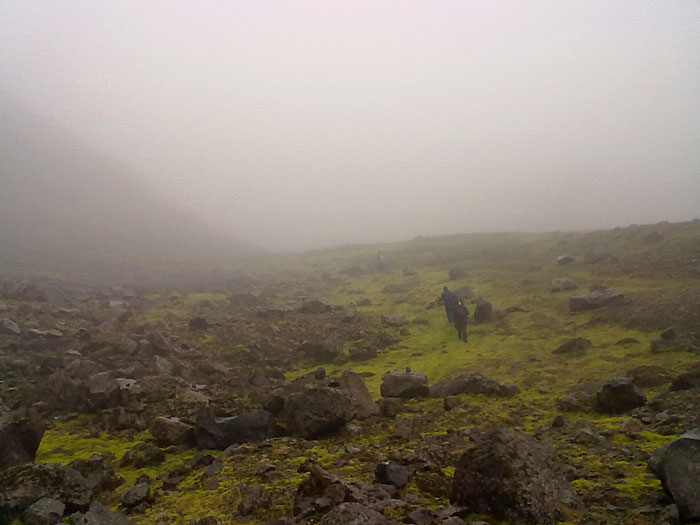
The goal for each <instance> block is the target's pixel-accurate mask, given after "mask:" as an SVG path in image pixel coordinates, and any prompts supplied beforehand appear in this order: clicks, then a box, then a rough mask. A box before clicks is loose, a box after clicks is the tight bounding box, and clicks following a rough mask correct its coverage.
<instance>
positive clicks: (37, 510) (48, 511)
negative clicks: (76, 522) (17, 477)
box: [22, 498, 66, 525]
mask: <svg viewBox="0 0 700 525" xmlns="http://www.w3.org/2000/svg"><path fill="white" fill-rule="evenodd" d="M65 510H66V506H65V505H64V504H63V503H62V502H60V501H58V500H57V499H52V498H42V499H40V500H39V501H37V502H35V503H33V504H32V505H31V506H30V507H29V508H28V509H27V510H25V511H24V513H23V514H22V522H23V523H24V525H53V524H55V523H60V522H61V518H62V517H63V512H64V511H65Z"/></svg>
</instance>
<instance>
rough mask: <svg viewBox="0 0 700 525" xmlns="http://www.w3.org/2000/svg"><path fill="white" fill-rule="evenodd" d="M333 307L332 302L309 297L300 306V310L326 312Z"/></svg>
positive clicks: (314, 312)
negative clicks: (327, 302)
mask: <svg viewBox="0 0 700 525" xmlns="http://www.w3.org/2000/svg"><path fill="white" fill-rule="evenodd" d="M332 309H333V307H332V306H331V305H330V304H326V303H324V302H322V301H319V300H318V299H309V300H307V301H304V303H303V304H302V305H301V306H300V307H299V311H300V312H301V313H302V314H325V313H327V312H330V311H331V310H332Z"/></svg>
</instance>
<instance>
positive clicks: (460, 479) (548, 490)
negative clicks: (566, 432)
mask: <svg viewBox="0 0 700 525" xmlns="http://www.w3.org/2000/svg"><path fill="white" fill-rule="evenodd" d="M450 499H451V501H452V502H453V503H458V504H460V505H463V506H465V507H467V508H468V509H469V511H470V512H473V513H478V514H487V515H489V516H493V517H496V518H498V519H501V520H505V521H508V522H509V523H514V524H529V523H533V524H535V523H536V524H554V523H557V522H558V521H566V518H567V513H568V512H569V511H570V510H571V509H575V508H577V507H578V506H579V505H580V502H579V499H578V496H577V495H576V492H575V491H574V489H573V488H572V487H571V485H570V484H569V482H568V481H567V480H566V477H565V475H564V468H563V465H562V464H561V463H560V461H559V458H558V457H557V455H556V453H555V451H554V448H553V447H552V446H551V445H549V444H548V443H546V442H540V441H537V440H536V439H534V438H533V437H530V436H528V435H527V434H524V433H522V432H518V431H511V430H494V431H491V432H488V433H486V434H484V435H482V436H480V437H478V438H477V440H476V443H475V446H474V447H473V448H471V449H469V450H467V451H466V452H465V453H464V454H463V455H462V457H461V458H460V459H459V461H458V462H457V467H456V470H455V474H454V480H453V484H452V494H451V497H450Z"/></svg>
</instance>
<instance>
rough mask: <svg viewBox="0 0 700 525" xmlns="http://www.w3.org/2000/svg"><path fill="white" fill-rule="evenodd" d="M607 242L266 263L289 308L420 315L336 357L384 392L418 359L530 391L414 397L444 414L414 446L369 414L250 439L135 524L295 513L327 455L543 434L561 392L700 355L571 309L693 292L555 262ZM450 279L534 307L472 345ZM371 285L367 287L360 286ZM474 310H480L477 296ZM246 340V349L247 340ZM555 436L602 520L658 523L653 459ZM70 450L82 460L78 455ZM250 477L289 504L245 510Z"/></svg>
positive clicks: (421, 248)
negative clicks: (215, 476)
mask: <svg viewBox="0 0 700 525" xmlns="http://www.w3.org/2000/svg"><path fill="white" fill-rule="evenodd" d="M604 233H605V235H608V234H607V233H606V232H604ZM623 233H624V232H623ZM614 235H615V234H614V233H610V234H609V237H610V242H611V243H613V245H614V246H615V247H616V249H618V250H620V251H621V253H622V252H624V255H625V256H626V257H633V256H635V255H638V254H639V253H642V252H644V250H647V251H648V249H647V248H646V247H645V246H644V245H640V243H639V242H638V240H636V238H635V237H634V236H633V235H631V234H630V235H627V236H626V234H625V235H622V236H620V235H619V234H618V237H614ZM687 236H690V238H691V240H692V241H693V242H694V241H695V239H696V238H697V228H696V229H694V230H693V229H691V230H690V231H688V230H687V229H683V230H682V231H680V232H679V233H678V238H676V237H669V239H668V240H667V243H671V244H672V245H674V244H673V243H682V242H685V241H687V239H685V237H687ZM595 241H596V239H594V238H590V237H587V236H586V235H585V234H568V235H563V234H560V235H554V234H543V235H532V236H517V235H506V234H503V235H491V236H469V237H447V238H436V239H417V240H416V241H413V242H410V243H403V244H401V245H390V246H383V247H381V249H382V250H383V251H384V253H385V255H386V257H387V259H388V260H389V261H391V262H392V264H393V267H392V269H391V270H390V271H387V272H376V271H372V270H371V265H372V260H373V257H374V255H375V254H376V250H377V249H378V248H377V247H373V246H372V247H359V248H357V247H347V248H341V249H336V250H319V251H316V252H311V253H309V254H305V255H303V256H287V257H280V258H276V259H274V260H271V261H270V260H268V261H266V263H265V265H263V266H261V268H259V270H260V272H261V274H263V275H267V276H270V275H274V276H282V278H283V279H284V278H287V279H288V280H289V282H301V283H303V284H302V285H301V289H297V288H293V289H289V290H288V294H287V296H285V295H284V294H282V295H281V296H278V297H277V299H276V300H277V301H279V302H280V303H281V304H284V303H285V301H286V300H287V298H291V297H297V296H299V295H300V294H302V295H305V296H309V295H315V296H317V297H319V298H320V299H323V300H325V301H327V302H330V303H333V304H339V305H344V306H347V307H349V308H354V309H356V310H357V311H360V312H362V311H366V312H372V313H377V314H389V313H398V314H401V315H403V316H405V317H406V319H407V320H408V321H409V323H408V324H407V325H406V329H407V330H408V332H407V333H404V334H403V335H402V336H401V342H400V343H399V344H398V345H396V346H395V347H392V348H388V349H386V350H383V351H381V352H380V353H379V355H378V356H377V357H376V358H373V359H369V360H367V361H363V362H352V363H344V364H338V365H328V366H325V368H326V370H327V372H328V373H329V374H331V375H332V374H336V373H339V372H340V371H341V370H342V369H344V368H352V369H353V370H355V371H356V372H360V373H364V375H365V380H366V383H367V385H368V388H369V390H370V392H371V393H372V394H373V395H374V396H375V397H378V396H379V388H380V384H381V377H382V375H383V374H384V373H385V372H387V371H390V370H397V369H398V370H401V369H404V368H406V367H410V368H411V369H413V370H416V371H420V372H423V373H425V374H426V375H427V376H428V378H429V381H430V382H431V383H433V382H435V381H437V380H439V379H442V378H445V377H450V376H455V375H458V374H459V373H461V372H463V371H465V370H468V369H477V370H480V371H482V372H483V373H485V374H487V375H488V376H490V377H492V378H494V379H497V380H500V381H508V382H511V383H515V384H516V385H518V386H519V387H520V389H521V394H519V395H518V396H517V397H515V398H510V399H494V398H489V397H486V396H468V395H464V396H461V397H462V399H463V401H464V402H465V406H463V407H460V408H457V409H455V410H452V411H450V412H445V411H444V410H443V409H442V402H441V400H433V399H428V400H418V401H411V402H409V403H407V405H406V410H407V412H409V417H411V416H410V414H411V413H413V414H416V413H417V414H420V417H422V418H424V420H429V421H430V428H429V429H428V430H425V431H422V432H421V434H420V435H418V436H416V437H415V439H412V440H408V441H398V440H396V439H395V437H394V435H393V432H394V423H393V422H392V421H390V420H383V421H381V422H379V423H375V424H371V425H370V424H365V423H360V424H359V428H360V431H359V433H356V434H350V435H346V436H339V437H335V438H330V439H324V440H319V441H318V442H314V443H309V444H305V443H304V442H302V441H300V440H296V439H291V438H281V439H279V440H270V441H268V442H266V443H262V444H254V445H253V444H251V445H244V446H242V447H241V448H240V449H239V451H238V452H237V453H236V454H235V455H233V456H231V457H223V456H222V455H221V454H220V453H213V454H214V455H217V456H221V457H222V459H223V460H224V463H225V468H224V471H223V473H222V474H221V475H220V476H219V479H220V484H219V487H218V488H217V489H216V490H205V489H203V488H202V486H201V479H200V477H201V473H200V472H199V471H196V470H193V471H191V472H190V473H189V474H188V475H187V477H186V478H185V481H183V483H182V484H181V485H180V487H179V490H178V491H177V492H172V493H166V494H163V495H162V496H160V497H159V498H158V500H157V501H156V503H155V505H153V506H152V507H151V509H149V510H148V511H147V512H146V513H145V514H144V515H139V516H135V517H134V519H136V520H137V521H138V522H139V523H146V524H150V523H156V522H157V521H159V520H162V519H163V518H167V519H168V520H170V521H171V522H176V523H177V522H180V521H183V522H187V521H188V520H191V519H199V518H202V517H205V516H209V515H212V516H217V517H220V518H222V519H224V520H225V522H226V523H237V522H239V521H245V522H246V523H257V522H259V521H264V519H266V518H268V517H271V516H280V515H285V514H288V513H289V512H290V509H291V503H292V499H293V493H294V491H295V489H296V487H297V485H298V484H299V482H300V481H301V480H302V479H304V478H305V476H306V474H304V473H303V472H299V467H300V465H302V464H303V463H304V462H305V461H307V460H312V461H316V462H318V463H320V464H321V465H322V466H324V467H327V468H329V469H331V470H332V471H334V472H336V473H338V474H340V475H342V476H344V477H346V478H350V479H365V480H370V479H371V478H372V472H373V469H374V466H375V465H376V462H377V461H381V460H383V459H386V458H387V457H389V456H390V455H391V454H392V453H394V452H397V451H398V452H401V453H410V452H411V451H412V449H413V447H417V446H418V445H420V442H421V441H422V440H426V439H430V438H431V437H435V436H443V435H444V436H446V435H448V434H449V433H450V432H457V431H459V430H461V429H464V428H478V427H487V426H491V425H500V426H507V427H509V428H520V429H522V430H524V431H526V432H529V433H536V432H537V431H538V429H541V428H543V427H545V426H547V425H549V424H550V423H551V421H552V420H553V419H554V418H555V417H556V416H557V415H559V414H560V412H559V411H558V410H557V408H556V400H557V399H558V398H559V397H561V396H562V395H563V394H564V393H565V392H566V391H567V390H568V389H570V388H571V387H573V386H575V385H577V384H579V383H580V382H583V381H587V380H591V379H607V378H611V377H615V376H618V375H621V374H624V373H625V372H626V371H627V370H630V369H632V368H634V367H636V366H639V365H643V364H647V365H648V364H654V365H661V366H663V367H666V368H668V369H670V370H672V371H675V372H680V371H681V370H682V369H683V367H684V366H686V365H687V364H688V363H690V362H693V361H697V360H698V358H697V356H694V355H692V354H690V353H688V352H672V353H665V354H653V353H651V352H650V351H649V342H650V340H651V339H652V338H653V337H655V336H656V334H654V333H651V332H646V331H641V330H634V329H628V328H625V327H623V326H620V325H616V324H608V323H604V322H600V320H599V315H600V314H599V313H598V312H589V313H579V314H571V313H570V312H569V310H568V307H567V299H568V297H569V296H571V295H575V294H576V293H577V292H579V291H580V292H582V293H583V292H585V291H587V290H588V288H589V287H590V286H591V285H594V284H598V283H603V284H605V285H608V286H613V287H615V288H617V289H618V290H620V291H622V292H623V293H626V294H629V293H634V292H640V291H653V290H674V289H682V288H684V287H687V286H688V285H689V280H688V277H687V276H686V275H680V276H679V275H671V276H669V275H661V274H659V273H650V274H649V275H642V274H640V273H635V274H625V273H621V272H619V271H617V270H614V269H606V267H603V268H602V269H601V267H597V266H592V265H585V264H583V263H581V262H577V263H575V264H573V265H567V266H557V265H556V264H555V263H554V260H555V258H556V256H557V255H559V254H560V253H564V252H565V253H571V254H572V255H574V256H577V257H580V256H581V255H582V253H583V252H584V251H585V249H586V247H588V246H590V245H591V244H592V243H593V242H595ZM674 246H675V245H674ZM644 253H646V252H644ZM353 265H360V266H362V267H363V268H364V269H365V270H366V271H365V273H364V274H363V275H361V276H359V277H356V278H348V277H345V276H343V275H342V274H340V273H339V272H338V270H339V269H343V268H347V267H350V266H353ZM454 265H459V266H462V267H464V268H465V269H466V270H467V272H468V276H467V278H465V279H463V280H460V281H448V280H447V277H448V274H447V269H448V268H449V267H452V266H454ZM368 267H369V268H370V269H369V271H367V268H368ZM403 268H411V270H413V271H414V272H415V274H414V275H404V273H403V272H402V269H403ZM409 273H410V272H409ZM311 277H313V278H311ZM559 277H568V278H570V279H572V280H574V281H575V282H576V283H577V284H578V285H579V289H578V290H577V291H574V292H571V293H569V292H563V293H551V292H550V291H549V283H550V281H551V280H552V279H555V278H559ZM691 280H692V279H691ZM390 284H406V285H407V290H408V291H407V292H405V293H386V292H384V291H383V290H384V287H385V286H387V285H390ZM692 284H693V283H691V285H692ZM444 285H447V286H449V287H450V288H452V289H456V288H459V287H461V286H469V287H471V289H472V290H473V291H474V293H475V294H476V295H481V296H483V297H485V298H487V299H488V300H489V301H490V302H491V303H492V304H493V306H494V309H495V310H499V311H502V310H504V309H505V308H508V307H510V306H521V307H523V308H525V309H526V310H527V311H525V312H514V313H511V314H509V315H507V316H504V317H502V318H499V319H497V320H495V321H493V322H491V323H488V324H485V325H476V326H474V325H470V326H469V342H468V343H467V344H465V343H463V342H461V341H459V340H458V339H457V337H456V332H455V331H454V329H452V328H451V327H450V326H448V324H447V321H446V318H445V314H444V310H443V308H442V307H441V306H439V305H438V306H435V305H433V302H434V300H435V299H436V298H437V296H438V295H439V293H440V292H441V290H442V287H443V286H444ZM694 285H697V282H695V283H694ZM358 290H362V292H361V293H358ZM359 298H368V299H370V300H371V305H370V306H357V305H356V303H357V301H358V299H359ZM203 299H206V300H212V301H223V300H224V299H225V296H223V295H211V294H207V295H202V294H190V295H187V296H185V297H184V300H183V301H182V302H181V303H180V304H177V305H169V306H167V307H163V308H160V309H154V310H150V311H147V312H144V313H143V314H142V316H141V319H142V321H143V322H158V321H160V320H163V319H165V318H166V317H169V318H172V317H174V318H177V319H180V320H183V319H185V318H186V317H187V316H189V315H191V314H192V311H193V307H195V306H196V305H197V304H198V302H199V301H201V300H203ZM431 305H432V306H431ZM469 306H470V308H471V309H473V306H472V305H469ZM472 313H473V312H472ZM414 320H419V323H414V322H413V321H414ZM571 337H585V338H587V339H589V340H591V342H592V343H593V346H592V348H590V349H589V350H588V351H587V352H586V354H585V355H582V356H571V355H568V356H557V355H553V354H552V351H553V350H554V349H555V348H557V347H558V346H559V345H560V344H561V343H563V342H564V341H566V340H567V339H569V338H571ZM628 337H632V338H635V339H636V340H638V341H639V344H632V345H615V343H616V342H617V341H619V340H620V339H623V338H628ZM232 344H233V346H235V342H232ZM311 370H312V368H305V369H300V370H295V371H293V372H289V373H288V374H287V378H290V379H291V378H294V377H297V376H299V375H302V374H304V373H307V372H309V371H311ZM661 390H662V389H661V388H657V389H651V390H648V391H647V392H646V393H647V395H648V396H649V397H650V398H651V397H653V396H654V395H656V394H657V393H659V392H660V391H661ZM400 417H401V416H400ZM566 417H567V419H568V420H570V421H571V422H572V424H577V423H582V424H585V425H590V426H593V427H594V428H596V429H598V430H599V431H600V432H602V433H604V434H605V435H606V436H607V439H608V440H609V442H610V443H611V444H612V445H614V446H615V447H629V448H630V449H635V450H640V451H641V452H642V453H644V454H649V453H651V452H652V451H653V450H655V449H656V448H657V447H659V446H661V445H662V444H664V443H665V442H667V441H669V440H670V439H673V438H674V437H675V436H662V435H658V434H655V433H652V432H646V431H642V432H639V433H638V434H637V435H635V436H633V437H630V436H628V435H627V434H624V433H623V432H621V431H620V429H619V427H620V423H621V422H622V421H623V420H624V419H625V418H624V417H607V416H601V415H591V414H585V413H574V414H568V415H567V416H566ZM147 438H148V436H147V435H146V434H140V435H119V434H114V435H109V436H107V435H103V436H100V437H89V436H86V435H85V434H84V433H81V432H80V430H79V425H76V424H63V425H56V427H55V428H54V429H52V430H50V431H49V432H48V433H47V435H46V436H45V438H44V441H43V442H42V445H41V449H40V451H39V455H38V460H40V461H59V462H63V463H67V462H69V461H70V460H72V459H75V458H78V457H87V456H89V455H90V454H92V453H103V452H111V453H113V454H114V455H115V456H116V457H117V458H119V457H121V455H122V454H123V453H124V451H126V450H127V449H128V448H129V447H130V446H133V444H134V443H136V442H138V441H139V440H144V439H147ZM548 438H550V439H551V440H552V441H553V444H554V446H555V448H556V449H557V450H558V452H559V454H560V455H561V457H562V458H563V459H564V461H565V462H567V463H568V464H570V465H571V466H573V467H574V468H576V469H577V471H578V472H579V473H580V477H579V478H578V479H575V480H574V481H573V485H574V487H575V488H576V490H577V491H578V492H579V493H580V494H581V495H582V496H583V497H584V498H585V500H586V501H587V503H588V505H589V508H588V511H589V512H590V514H591V515H593V516H596V517H598V518H601V519H603V520H604V521H606V522H615V523H617V522H619V523H640V524H643V523H653V522H654V519H653V518H652V517H647V516H645V515H643V514H635V513H634V512H633V510H634V509H635V508H638V507H642V506H644V505H646V504H647V503H648V502H649V501H652V500H653V498H654V497H655V495H657V494H659V493H660V492H661V487H660V484H659V482H658V481H657V480H656V479H655V478H654V477H652V476H650V475H649V474H648V473H646V469H645V464H644V461H641V460H629V459H625V458H622V457H620V458H617V459H611V458H610V457H601V455H600V453H599V451H598V450H596V449H595V448H591V447H589V446H588V445H586V444H585V443H576V442H572V441H571V439H569V438H568V437H567V436H566V435H564V434H562V435H561V436H558V435H557V434H552V435H548ZM355 447H356V448H357V449H359V450H360V451H361V452H359V453H348V452H347V448H355ZM64 450H67V451H70V452H71V453H72V455H67V454H66V453H65V452H63V451H64ZM615 450H617V449H615ZM455 452H459V451H455ZM193 453H194V451H188V452H178V453H170V454H168V459H167V461H166V463H165V464H163V465H161V466H159V467H156V468H151V469H141V471H136V470H134V469H131V470H130V469H124V468H123V469H120V470H119V474H120V475H122V476H123V477H124V478H125V480H127V482H126V483H125V484H124V485H123V486H122V488H121V489H120V491H123V490H125V488H128V486H130V482H133V480H135V479H136V478H137V477H138V476H139V475H142V474H146V475H148V476H150V477H151V478H154V479H155V478H156V477H157V475H158V474H160V473H163V472H166V471H167V470H169V469H172V468H174V467H175V466H177V465H180V464H183V462H184V463H186V462H187V460H188V459H189V458H190V457H191V455H192V454H193ZM613 456H614V454H613ZM264 463H270V464H272V465H274V467H275V468H274V470H273V471H272V474H270V475H266V476H261V475H260V474H259V466H260V465H261V464H264ZM453 467H454V466H453V465H452V464H446V465H445V466H444V467H443V469H442V473H443V474H444V476H445V478H447V479H449V477H450V476H451V474H452V472H453ZM244 485H258V486H262V487H263V488H265V489H266V490H267V491H269V492H270V493H271V494H273V495H275V497H274V498H273V501H274V502H275V503H274V504H273V506H272V507H271V508H269V509H263V510H261V511H259V512H257V513H256V514H255V515H254V516H253V517H252V519H248V518H246V519H245V520H243V519H242V518H240V517H237V510H236V509H237V506H238V503H239V500H240V489H239V487H240V486H244ZM157 486H158V485H157V484H156V487H157ZM405 490H406V491H407V493H409V494H414V497H415V501H416V503H418V504H421V505H424V506H427V507H440V506H443V505H446V504H447V503H448V502H447V500H446V498H445V497H440V496H434V495H429V494H427V493H426V492H424V491H421V490H420V489H419V488H418V487H416V485H415V483H412V484H411V485H409V486H408V487H407V488H406V489H405ZM120 491H118V493H119V492H120ZM117 495H118V494H117ZM111 503H112V504H115V503H116V499H115V498H112V499H111ZM237 520H239V521H237ZM256 520H257V521H256Z"/></svg>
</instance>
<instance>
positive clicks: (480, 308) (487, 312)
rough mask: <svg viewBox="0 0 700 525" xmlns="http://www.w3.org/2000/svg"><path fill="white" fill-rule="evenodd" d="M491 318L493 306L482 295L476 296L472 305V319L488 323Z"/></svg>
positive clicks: (480, 322)
mask: <svg viewBox="0 0 700 525" xmlns="http://www.w3.org/2000/svg"><path fill="white" fill-rule="evenodd" d="M491 319H493V306H491V303H490V302H488V301H487V300H486V299H484V298H483V297H477V298H476V306H475V307H474V321H475V322H476V323H478V324H482V323H488V322H489V321H490V320H491Z"/></svg>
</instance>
